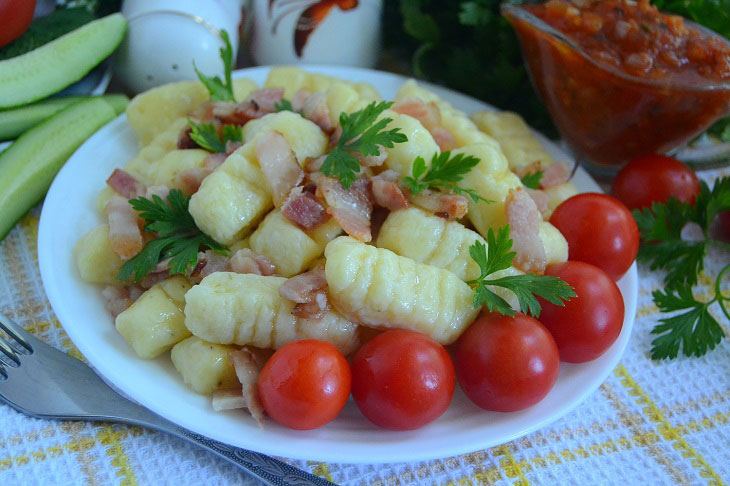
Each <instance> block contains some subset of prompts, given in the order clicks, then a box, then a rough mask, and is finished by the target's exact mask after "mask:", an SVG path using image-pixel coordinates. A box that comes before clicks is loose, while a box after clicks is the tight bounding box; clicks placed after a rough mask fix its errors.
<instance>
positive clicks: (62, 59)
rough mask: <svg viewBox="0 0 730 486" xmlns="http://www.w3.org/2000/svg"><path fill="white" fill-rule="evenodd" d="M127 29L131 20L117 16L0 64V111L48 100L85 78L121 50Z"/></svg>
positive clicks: (77, 30)
mask: <svg viewBox="0 0 730 486" xmlns="http://www.w3.org/2000/svg"><path fill="white" fill-rule="evenodd" d="M126 30H127V21H126V20H125V19H124V17H123V16H122V14H118V13H117V14H113V15H109V16H107V17H104V18H101V19H99V20H95V21H93V22H90V23H88V24H86V25H84V26H82V27H79V28H78V29H76V30H74V31H72V32H69V33H68V34H66V35H63V36H61V37H59V38H58V39H56V40H54V41H51V42H49V43H48V44H46V45H43V46H41V47H39V48H38V49H34V50H32V51H30V52H28V53H26V54H23V55H21V56H17V57H13V58H10V59H7V60H5V61H0V108H9V107H11V106H19V105H25V104H28V103H32V102H33V101H37V100H40V99H42V98H46V97H47V96H49V95H52V94H53V93H56V92H58V91H60V90H62V89H63V88H65V87H66V86H68V85H70V84H72V83H74V82H76V81H78V80H79V79H81V78H83V77H84V76H85V75H86V73H88V72H89V71H91V69H92V68H93V67H94V66H96V65H97V64H99V63H100V62H101V61H103V60H104V59H105V58H106V57H107V56H109V55H110V54H111V53H112V52H113V51H114V49H116V48H117V46H118V45H119V43H120V42H121V41H122V39H123V38H124V33H125V31H126Z"/></svg>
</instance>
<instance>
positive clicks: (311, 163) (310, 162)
mask: <svg viewBox="0 0 730 486" xmlns="http://www.w3.org/2000/svg"><path fill="white" fill-rule="evenodd" d="M326 159H327V154H325V155H320V156H319V157H317V158H316V159H312V158H309V159H307V160H305V161H304V170H305V171H306V172H319V170H320V169H321V168H322V165H323V164H324V161H325V160H326Z"/></svg>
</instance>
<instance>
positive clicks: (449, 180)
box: [403, 152, 493, 203]
mask: <svg viewBox="0 0 730 486" xmlns="http://www.w3.org/2000/svg"><path fill="white" fill-rule="evenodd" d="M477 164H479V159H478V158H476V157H474V156H473V155H464V154H456V155H454V156H453V157H452V156H451V152H442V153H440V154H433V158H431V165H430V166H429V167H428V169H427V168H426V161H425V160H424V159H423V157H420V156H419V157H416V160H414V161H413V169H412V173H413V177H411V176H408V177H404V178H403V184H405V186H406V187H407V188H408V189H409V190H410V191H411V192H412V193H413V194H419V193H421V192H423V191H424V190H426V189H429V188H440V189H447V190H449V191H451V192H454V193H456V194H461V195H463V194H466V195H468V196H469V197H471V198H472V200H473V201H474V202H479V201H480V200H481V201H484V202H486V203H491V202H493V201H490V200H488V199H484V198H483V197H481V196H480V195H479V194H477V192H476V191H474V190H472V189H462V188H461V187H459V186H458V185H457V184H456V183H457V182H459V181H460V180H462V179H463V178H464V175H465V174H466V173H467V172H469V171H470V170H472V169H473V168H474V167H476V165H477Z"/></svg>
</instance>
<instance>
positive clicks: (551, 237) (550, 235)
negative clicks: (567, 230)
mask: <svg viewBox="0 0 730 486" xmlns="http://www.w3.org/2000/svg"><path fill="white" fill-rule="evenodd" d="M540 240H542V246H544V247H545V259H546V261H547V264H548V265H554V264H555V263H563V262H565V261H568V242H567V240H566V239H565V237H564V236H563V234H562V233H561V232H560V230H558V228H556V227H555V226H553V225H552V224H550V223H548V222H547V221H542V222H541V223H540Z"/></svg>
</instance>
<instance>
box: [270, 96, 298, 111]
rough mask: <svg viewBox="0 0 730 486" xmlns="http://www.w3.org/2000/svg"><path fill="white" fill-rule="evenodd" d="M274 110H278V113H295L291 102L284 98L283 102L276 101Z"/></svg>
mask: <svg viewBox="0 0 730 486" xmlns="http://www.w3.org/2000/svg"><path fill="white" fill-rule="evenodd" d="M274 108H276V111H294V107H293V106H292V104H291V101H289V100H288V99H286V98H282V99H281V101H275V102H274Z"/></svg>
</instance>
